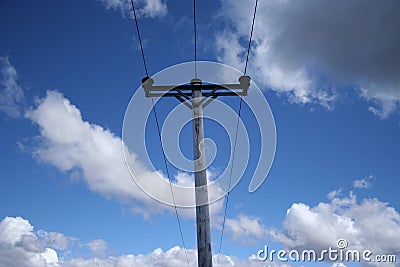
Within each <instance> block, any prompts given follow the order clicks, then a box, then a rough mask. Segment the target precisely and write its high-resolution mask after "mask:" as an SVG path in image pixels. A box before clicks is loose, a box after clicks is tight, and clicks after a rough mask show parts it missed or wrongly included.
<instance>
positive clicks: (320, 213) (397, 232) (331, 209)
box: [269, 193, 400, 255]
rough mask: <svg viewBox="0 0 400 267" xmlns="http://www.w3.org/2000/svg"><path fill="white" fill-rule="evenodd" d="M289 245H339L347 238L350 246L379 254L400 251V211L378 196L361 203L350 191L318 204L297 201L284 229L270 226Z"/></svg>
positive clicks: (299, 248) (325, 246) (304, 246)
mask: <svg viewBox="0 0 400 267" xmlns="http://www.w3.org/2000/svg"><path fill="white" fill-rule="evenodd" d="M269 234H270V235H272V236H273V237H274V238H275V239H276V240H277V241H280V242H282V243H283V244H284V246H285V247H286V248H288V249H296V250H299V251H301V250H303V249H315V250H316V251H322V250H323V249H327V248H328V247H332V248H336V247H337V246H336V243H337V240H339V239H341V238H344V239H346V240H347V242H348V248H349V249H358V250H360V251H364V250H367V249H368V250H371V251H373V253H374V254H375V255H376V254H386V255H389V254H390V255H399V254H400V243H399V242H398V240H400V214H399V213H398V212H397V211H396V210H395V209H394V208H393V207H390V206H389V205H388V204H387V203H383V202H381V201H379V200H378V199H376V198H372V199H364V200H363V201H361V203H359V202H358V201H357V199H356V196H355V195H354V194H353V193H350V194H349V195H348V196H345V197H342V198H340V197H334V198H333V199H332V200H331V202H329V203H324V202H321V203H319V204H318V205H317V206H315V207H310V206H308V205H306V204H304V203H295V204H293V205H292V206H291V207H290V208H289V209H288V211H287V214H286V218H285V220H284V222H283V232H279V231H276V230H269Z"/></svg>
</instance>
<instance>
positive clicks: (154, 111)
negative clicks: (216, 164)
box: [151, 97, 189, 266]
mask: <svg viewBox="0 0 400 267" xmlns="http://www.w3.org/2000/svg"><path fill="white" fill-rule="evenodd" d="M151 103H152V105H153V114H154V118H155V120H156V124H157V132H158V137H159V139H160V144H161V150H162V154H163V158H164V166H165V169H166V172H167V177H168V180H169V189H170V190H171V195H172V201H173V202H174V209H175V215H176V220H177V222H178V226H179V232H180V235H181V239H182V245H183V249H184V251H185V256H186V262H187V264H188V266H189V258H188V255H187V251H186V245H185V239H184V238H183V233H182V226H181V220H180V219H179V214H178V209H177V207H176V205H175V203H176V202H175V195H174V191H173V188H172V183H171V178H170V177H171V176H170V175H169V171H168V164H167V157H166V156H165V151H164V147H163V146H162V139H161V131H160V124H159V123H158V116H157V111H156V107H155V105H154V99H153V97H151Z"/></svg>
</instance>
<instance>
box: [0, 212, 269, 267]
mask: <svg viewBox="0 0 400 267" xmlns="http://www.w3.org/2000/svg"><path fill="white" fill-rule="evenodd" d="M33 229H34V228H33V226H32V225H31V223H30V222H29V221H27V220H25V219H23V218H21V217H15V218H13V217H6V218H4V219H3V220H2V221H1V222H0V266H7V267H20V266H32V267H42V266H48V267H92V266H104V267H108V266H110V267H114V266H118V267H125V266H126V267H130V266H143V267H146V266H149V267H150V266H157V267H173V266H187V262H186V256H185V250H184V249H183V248H181V247H179V246H175V247H173V248H171V249H169V250H167V251H163V250H162V249H161V248H157V249H155V250H154V251H152V252H150V253H148V254H138V255H133V254H124V255H119V256H107V257H101V258H100V257H98V256H97V255H96V254H97V253H98V252H103V251H105V250H106V249H107V247H106V244H105V241H104V240H102V239H96V240H93V241H91V242H89V243H87V244H86V246H88V247H89V248H90V249H91V250H92V251H93V252H95V254H94V255H93V256H88V255H85V257H81V256H79V255H74V257H69V258H68V259H66V258H62V257H61V258H60V257H59V256H58V254H57V251H56V250H61V251H62V250H63V249H62V248H60V246H59V245H57V242H55V243H54V242H53V243H52V244H50V243H49V244H48V243H47V242H46V239H48V234H43V233H48V232H46V231H45V230H41V231H38V234H36V233H35V232H34V231H33ZM39 233H41V234H39ZM26 236H28V237H30V239H32V240H35V242H36V243H37V244H38V246H39V249H38V250H28V249H26V247H25V246H22V247H21V246H20V245H18V243H19V242H21V241H22V240H23V239H24V237H26ZM53 236H55V235H53ZM57 236H59V237H60V236H61V237H65V235H64V234H61V233H57ZM42 238H44V240H43V239H42ZM74 240H77V239H75V238H74ZM42 241H45V242H44V243H46V244H48V247H43V246H40V243H41V242H42ZM30 242H31V241H30ZM46 246H47V245H46ZM64 247H66V246H64ZM186 252H187V255H188V259H189V264H190V266H196V265H197V251H196V250H194V249H187V250H186ZM213 261H214V263H216V261H217V255H214V259H213ZM218 262H219V264H218V265H215V266H221V267H224V266H236V267H254V266H264V265H263V264H262V263H261V262H260V261H258V260H257V259H256V257H255V256H254V255H252V256H250V257H249V258H248V259H245V260H240V259H238V258H236V257H234V256H227V255H220V257H219V260H218Z"/></svg>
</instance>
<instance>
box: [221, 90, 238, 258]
mask: <svg viewBox="0 0 400 267" xmlns="http://www.w3.org/2000/svg"><path fill="white" fill-rule="evenodd" d="M242 103H243V98H242V96H240V102H239V110H238V117H237V121H236V132H235V139H234V143H233V151H232V164H231V169H230V174H229V183H228V193H227V195H226V202H225V209H224V219H223V222H222V230H221V236H220V240H219V248H218V256H217V265H218V263H219V256H220V255H221V249H222V239H223V237H224V230H225V221H226V214H227V211H228V203H229V193H230V188H231V182H232V173H233V163H234V161H235V155H236V143H237V137H238V131H239V121H240V115H241V112H242Z"/></svg>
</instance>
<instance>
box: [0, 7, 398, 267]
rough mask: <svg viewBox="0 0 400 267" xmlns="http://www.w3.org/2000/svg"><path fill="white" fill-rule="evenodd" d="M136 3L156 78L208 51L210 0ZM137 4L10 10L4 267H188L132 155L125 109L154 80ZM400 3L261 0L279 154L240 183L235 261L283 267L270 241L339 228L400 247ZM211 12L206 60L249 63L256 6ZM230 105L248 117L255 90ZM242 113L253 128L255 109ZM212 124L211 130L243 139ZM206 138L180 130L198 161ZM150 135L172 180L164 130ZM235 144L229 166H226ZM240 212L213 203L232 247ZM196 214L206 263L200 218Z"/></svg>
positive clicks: (291, 243)
mask: <svg viewBox="0 0 400 267" xmlns="http://www.w3.org/2000/svg"><path fill="white" fill-rule="evenodd" d="M136 3H137V7H138V11H139V15H140V19H139V24H140V29H141V34H142V38H143V41H144V50H145V55H146V60H147V63H148V68H149V72H150V75H154V74H156V73H157V72H159V71H161V70H163V69H165V68H167V67H170V66H172V65H175V64H178V63H183V62H188V61H192V60H193V58H194V55H193V28H192V27H193V22H192V11H193V10H192V8H193V6H192V2H191V1H179V3H178V2H177V1H161V0H147V1H144V0H141V1H137V2H136ZM129 8H130V5H129V1H124V0H98V1H95V0H87V1H35V2H33V1H24V2H22V1H2V3H1V4H0V10H1V11H0V12H1V16H0V33H1V35H0V57H1V58H0V65H1V80H0V82H1V85H0V86H1V87H0V122H1V125H2V138H1V149H2V153H1V165H0V166H1V179H0V202H1V203H2V204H1V206H0V207H1V208H0V221H1V223H0V266H22V265H29V266H46V263H47V266H95V265H96V264H99V265H100V266H185V264H186V260H185V258H184V251H183V248H182V242H181V239H180V236H179V230H178V226H177V222H176V218H175V214H174V211H173V209H171V208H168V207H167V206H165V205H162V204H160V203H158V202H156V201H153V200H152V199H150V198H148V197H146V195H145V194H143V193H142V192H141V191H140V189H139V188H137V186H136V185H135V184H134V183H133V181H132V180H130V177H129V175H127V169H126V166H125V164H124V161H123V154H122V149H121V144H120V142H121V136H122V124H123V119H124V114H125V110H126V108H127V106H128V103H129V101H130V99H131V97H132V96H133V94H134V93H135V91H136V90H137V88H139V89H140V81H141V78H142V77H143V76H144V69H143V65H142V61H141V55H140V50H139V44H138V40H137V35H136V29H135V27H134V21H133V20H132V18H131V13H130V9H129ZM399 10H400V5H399V2H398V1H395V0H393V1H392V0H387V1H384V2H380V3H376V2H374V1H365V0H353V1H351V2H348V1H347V2H345V1H334V2H331V1H317V0H312V1H277V0H270V1H260V3H259V9H258V13H257V19H256V24H255V32H254V39H253V41H254V42H253V47H252V52H251V54H250V61H249V69H248V72H247V73H248V75H250V76H251V77H252V80H253V81H254V82H255V83H256V84H257V85H258V86H259V88H260V89H261V90H262V92H263V94H264V96H265V98H266V99H267V101H268V103H269V105H270V107H271V110H272V113H273V115H274V118H275V124H276V132H277V147H276V154H275V159H274V163H273V166H272V168H271V171H270V173H269V175H268V177H267V179H266V180H265V182H264V183H263V184H262V186H261V187H260V188H259V189H258V190H257V191H256V192H254V193H249V192H248V185H249V182H250V180H251V178H252V177H251V173H249V172H247V173H246V175H244V177H243V179H242V180H241V181H240V183H239V184H238V185H237V186H236V187H235V188H234V189H233V191H232V192H231V194H230V199H229V206H228V213H227V221H226V227H225V234H224V239H223V244H222V251H221V253H222V255H223V256H222V257H220V263H221V265H222V266H232V263H231V262H235V263H236V266H265V263H260V262H258V261H257V260H254V259H252V258H251V256H252V255H255V254H256V253H257V251H258V250H259V249H262V248H263V247H264V245H265V244H267V245H268V246H269V247H271V248H274V249H281V248H286V249H299V250H301V249H315V250H321V249H325V248H327V247H328V246H333V247H334V246H335V242H336V241H337V239H338V238H345V239H346V240H347V241H348V243H349V246H351V247H352V248H355V249H359V250H364V249H371V250H373V251H374V252H375V253H376V254H396V255H399V254H400V246H399V242H398V240H399V239H400V214H399V210H400V203H399V199H398V186H399V180H398V179H399V173H400V164H399V163H398V162H399V159H400V139H399V138H398V137H399V136H400V117H399V108H400V104H399V103H400V65H399V62H400V58H399V57H400V50H399V47H400V37H399V35H398V27H399V25H400V20H399V18H398V16H397V14H398V11H399ZM197 12H198V13H197V14H198V15H197V16H198V21H197V22H198V59H200V60H207V61H216V62H220V63H224V64H227V65H230V66H233V67H235V68H237V69H239V70H240V71H242V70H243V68H244V59H245V51H246V45H247V40H248V35H249V32H250V26H251V25H250V23H251V15H252V12H253V3H251V4H247V5H244V4H243V3H240V2H239V1H233V0H220V1H198V3H197ZM140 90H141V89H140ZM222 100H223V101H226V102H227V103H228V104H229V105H230V106H231V107H232V108H233V109H235V110H237V108H238V104H239V102H238V100H224V99H222ZM143 101H150V100H149V99H143ZM168 101H172V102H171V103H161V104H160V105H159V106H158V107H159V109H158V113H159V114H160V117H161V118H165V116H166V115H167V113H168V111H169V110H170V108H171V107H172V106H173V105H174V104H175V102H173V101H174V100H172V99H171V100H168ZM176 104H177V103H176ZM242 115H243V117H242V119H243V121H250V122H251V121H252V115H251V113H250V110H249V109H247V108H246V107H245V108H244V109H243V114H242ZM148 123H149V125H148V127H149V129H153V130H154V129H155V128H154V121H152V120H150V121H149V122H148ZM207 127H208V128H209V129H211V130H210V131H208V132H206V137H210V138H213V139H214V141H215V142H216V143H217V145H218V144H219V145H220V146H222V147H223V148H225V147H226V146H229V145H230V144H229V143H227V141H226V138H225V137H224V135H221V134H220V129H217V128H213V127H212V125H211V124H208V123H207V122H206V129H207ZM248 127H249V129H247V130H248V131H251V132H257V130H258V129H256V128H254V124H252V123H250V124H249V125H248ZM141 130H142V129H138V131H141ZM188 134H190V125H188V128H184V131H183V133H182V136H181V137H180V138H181V143H183V144H185V143H189V145H188V147H185V145H183V150H184V151H185V153H187V154H188V155H190V153H191V149H190V148H191V137H190V135H189V136H188ZM146 138H148V139H149V142H150V143H151V146H149V147H150V153H151V155H152V159H153V160H154V161H155V165H156V166H157V168H158V169H160V170H161V171H162V172H163V173H165V170H164V169H163V165H162V155H161V152H160V147H159V142H158V139H157V138H158V137H157V136H156V135H150V136H147V137H146ZM226 153H228V151H225V149H221V154H219V156H218V157H219V158H218V160H217V161H216V162H215V164H214V165H213V166H212V168H211V173H212V174H214V175H218V173H219V172H220V170H221V169H224V168H226V166H224V164H226V158H225V157H226V156H225V155H226ZM138 160H139V161H141V159H140V158H139V159H138ZM256 160H257V155H252V156H251V158H250V162H249V165H250V166H253V165H254V164H255V163H256ZM140 171H143V170H140ZM143 174H148V173H147V172H144V171H143ZM173 175H174V177H175V178H176V179H178V178H180V179H182V181H186V180H188V179H190V176H188V175H186V174H184V173H179V172H177V170H173ZM179 175H180V176H179ZM185 179H186V180H185ZM222 205H223V203H222V202H219V203H217V204H215V205H214V207H213V208H212V210H213V212H212V216H213V217H212V220H213V225H212V242H213V252H214V253H217V250H218V245H219V238H220V234H221V218H222V216H223V206H222ZM179 212H180V215H181V223H182V229H183V235H184V238H185V242H186V247H187V249H188V251H187V252H188V254H189V257H190V259H191V263H192V264H194V262H195V259H196V257H195V256H194V253H195V248H196V236H195V223H194V219H193V214H192V213H191V212H189V211H187V210H179ZM249 257H250V258H249ZM272 264H273V266H281V265H282V263H280V262H274V263H272ZM290 264H292V265H293V266H300V265H305V266H315V265H318V266H330V265H332V263H318V264H315V263H314V264H312V263H300V264H299V263H290ZM363 264H365V263H363ZM344 265H347V266H354V265H355V264H352V263H351V264H347V263H344ZM337 266H342V265H337ZM388 266H395V265H388Z"/></svg>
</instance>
